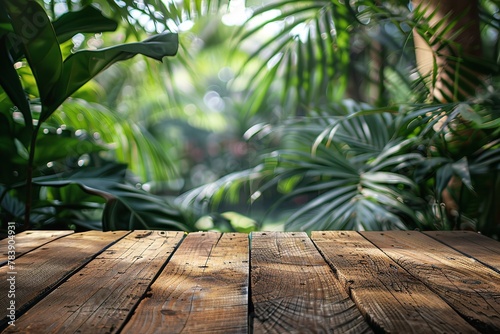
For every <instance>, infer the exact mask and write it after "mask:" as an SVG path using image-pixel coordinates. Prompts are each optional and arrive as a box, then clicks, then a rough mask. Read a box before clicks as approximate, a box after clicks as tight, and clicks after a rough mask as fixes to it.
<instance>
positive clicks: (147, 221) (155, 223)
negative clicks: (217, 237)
mask: <svg viewBox="0 0 500 334" xmlns="http://www.w3.org/2000/svg"><path fill="white" fill-rule="evenodd" d="M125 171H126V166H124V165H117V164H109V165H106V166H104V167H103V168H82V169H81V170H78V171H76V172H74V173H71V174H56V175H52V176H44V177H38V178H34V179H33V184H35V185H38V186H44V187H64V186H68V185H72V184H76V185H78V186H80V187H81V188H82V189H83V190H84V191H86V192H88V193H90V194H94V195H97V196H100V197H102V198H103V199H105V200H106V205H105V207H104V212H103V217H102V219H103V229H104V230H117V229H125V230H132V229H172V228H173V229H177V230H188V229H189V228H188V226H187V225H186V223H185V221H184V218H183V216H182V213H181V212H180V211H179V210H177V209H176V208H174V207H173V206H172V205H170V204H169V203H168V202H166V201H165V200H164V199H163V198H160V197H157V196H154V195H152V194H150V193H147V192H145V191H143V190H140V189H137V188H136V187H135V186H134V185H130V184H126V183H123V181H124V180H123V179H124V176H125Z"/></svg>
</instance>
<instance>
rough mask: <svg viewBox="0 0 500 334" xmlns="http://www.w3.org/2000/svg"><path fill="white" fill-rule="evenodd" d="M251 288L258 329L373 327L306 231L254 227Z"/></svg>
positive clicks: (290, 330) (358, 330)
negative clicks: (365, 319)
mask: <svg viewBox="0 0 500 334" xmlns="http://www.w3.org/2000/svg"><path fill="white" fill-rule="evenodd" d="M251 291H252V303H253V315H252V316H253V332H254V333H367V332H371V329H370V327H369V326H368V323H367V322H366V321H364V319H363V316H362V315H361V313H360V312H359V310H358V309H357V308H356V305H355V304H354V302H353V301H352V300H351V299H350V298H349V296H348V294H347V293H346V291H345V290H344V289H343V288H342V286H341V285H340V283H339V281H338V280H337V279H336V278H335V276H334V274H333V272H332V270H331V269H330V267H329V266H328V264H327V263H326V262H325V260H324V259H323V258H322V257H321V255H320V254H319V252H318V251H317V249H316V248H315V247H314V245H313V243H312V242H311V240H310V239H309V237H308V236H307V234H306V233H303V232H289V233H280V232H254V233H252V249H251Z"/></svg>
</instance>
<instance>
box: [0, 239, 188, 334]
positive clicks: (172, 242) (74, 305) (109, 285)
mask: <svg viewBox="0 0 500 334" xmlns="http://www.w3.org/2000/svg"><path fill="white" fill-rule="evenodd" d="M182 237H183V233H182V232H151V231H147V232H145V231H136V232H133V233H131V234H129V235H127V236H125V237H124V238H123V239H122V240H121V241H120V243H117V244H114V245H112V246H111V247H109V248H108V249H106V250H105V251H104V252H103V253H101V254H100V255H99V256H98V257H96V258H95V259H94V260H92V261H91V262H89V263H88V264H87V265H86V266H85V267H84V268H82V270H80V271H79V272H78V273H77V274H76V275H73V276H72V277H70V278H69V279H68V280H67V281H66V282H64V283H63V284H61V285H60V286H59V287H58V288H57V289H56V290H55V291H53V292H52V293H51V294H49V295H48V296H47V297H46V298H44V299H43V300H42V301H41V302H39V303H38V304H36V305H35V306H34V307H33V308H32V309H30V310H29V311H28V312H27V313H26V314H25V315H24V316H23V317H22V318H20V319H19V321H18V322H17V324H16V327H17V326H19V327H21V328H26V331H30V332H31V333H43V332H66V333H76V332H80V333H96V332H105V333H114V332H116V331H117V330H119V329H120V328H121V327H122V325H124V324H125V321H126V319H127V317H128V315H129V313H130V312H131V311H132V310H133V308H134V307H135V306H136V304H137V303H138V302H139V301H140V300H141V298H142V296H143V295H144V294H145V293H146V291H147V289H148V287H149V285H150V284H151V283H152V281H153V279H154V278H155V277H156V276H157V274H158V272H159V271H160V269H161V268H162V265H163V264H164V263H165V262H166V261H167V259H168V257H169V256H170V255H171V254H172V253H173V251H174V250H175V248H176V247H177V245H178V244H179V242H180V241H181V239H182ZM8 329H10V330H13V331H15V330H14V329H15V327H10V328H8ZM6 332H9V330H7V331H6Z"/></svg>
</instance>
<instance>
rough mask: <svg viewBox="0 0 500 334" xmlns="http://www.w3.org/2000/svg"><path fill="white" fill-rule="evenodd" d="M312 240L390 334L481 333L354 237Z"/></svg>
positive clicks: (334, 234)
mask: <svg viewBox="0 0 500 334" xmlns="http://www.w3.org/2000/svg"><path fill="white" fill-rule="evenodd" d="M311 239H312V240H313V242H314V243H315V244H316V246H317V247H318V249H319V250H320V252H321V253H322V254H323V256H324V257H325V259H326V260H327V261H328V263H329V264H330V265H331V266H332V268H334V270H335V272H336V273H337V276H338V278H339V279H340V281H341V283H343V285H344V287H345V288H346V289H347V290H348V291H349V293H350V295H351V298H352V299H353V300H354V302H355V303H356V304H357V305H358V307H359V309H360V310H361V312H362V313H363V315H365V317H366V319H367V320H368V321H369V322H370V323H371V324H372V325H373V326H374V327H375V328H377V329H378V330H381V331H384V332H385V333H477V331H476V330H475V329H474V328H473V327H472V326H470V325H469V324H468V323H467V322H466V321H465V320H464V319H462V318H461V317H460V316H459V315H458V314H457V313H456V312H455V311H454V310H453V309H452V308H451V307H450V306H449V305H448V304H446V303H445V302H444V301H443V300H442V299H441V298H439V297H438V296H437V295H435V294H434V293H433V292H432V291H431V290H430V289H429V288H427V287H426V286H425V285H424V284H423V283H422V282H420V281H419V280H418V279H416V278H415V277H413V276H412V275H410V274H409V273H408V272H406V271H405V270H404V269H403V268H401V267H400V266H399V265H398V264H397V263H396V262H394V261H393V260H391V259H390V258H389V257H387V255H385V254H384V253H383V252H382V251H381V250H380V249H378V248H377V247H375V246H374V245H373V244H372V243H370V242H369V241H367V240H366V239H365V238H364V237H363V236H361V235H360V234H359V233H357V232H353V231H325V232H312V235H311Z"/></svg>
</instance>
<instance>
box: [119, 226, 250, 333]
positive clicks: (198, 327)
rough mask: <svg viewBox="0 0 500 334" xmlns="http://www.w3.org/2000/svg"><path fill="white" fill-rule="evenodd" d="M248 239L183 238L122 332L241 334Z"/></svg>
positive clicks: (229, 235)
mask: <svg viewBox="0 0 500 334" xmlns="http://www.w3.org/2000/svg"><path fill="white" fill-rule="evenodd" d="M248 267H249V257H248V235H246V234H241V233H226V234H224V235H222V234H221V233H216V232H198V233H191V234H189V235H188V236H187V237H186V239H185V240H184V242H183V243H182V244H181V245H180V247H179V248H178V249H177V251H176V252H175V254H174V256H173V257H172V259H171V260H170V261H169V263H168V264H167V266H166V267H165V269H164V270H163V272H162V273H161V274H160V276H159V277H158V279H157V280H156V281H155V283H154V284H153V285H152V286H151V291H150V293H149V295H148V296H147V298H145V299H144V300H143V301H142V302H141V303H140V304H139V306H138V308H137V310H136V311H135V314H134V317H133V319H132V321H129V322H128V324H127V326H125V328H124V330H123V333H132V334H135V333H172V334H173V333H201V332H203V333H247V328H248V318H247V311H248V275H249V271H248Z"/></svg>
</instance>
